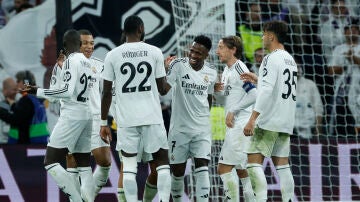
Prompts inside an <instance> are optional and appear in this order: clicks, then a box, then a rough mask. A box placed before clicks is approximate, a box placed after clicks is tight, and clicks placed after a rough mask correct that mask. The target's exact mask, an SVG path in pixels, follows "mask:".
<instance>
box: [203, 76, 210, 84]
mask: <svg viewBox="0 0 360 202" xmlns="http://www.w3.org/2000/svg"><path fill="white" fill-rule="evenodd" d="M204 82H205V83H208V82H209V77H208V75H205V77H204Z"/></svg>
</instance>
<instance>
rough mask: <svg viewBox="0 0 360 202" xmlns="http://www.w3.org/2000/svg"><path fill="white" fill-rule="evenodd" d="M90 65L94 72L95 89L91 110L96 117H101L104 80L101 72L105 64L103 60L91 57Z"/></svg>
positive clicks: (92, 90) (92, 92) (91, 93)
mask: <svg viewBox="0 0 360 202" xmlns="http://www.w3.org/2000/svg"><path fill="white" fill-rule="evenodd" d="M90 64H91V70H92V72H93V75H92V77H91V79H92V81H93V87H92V88H91V91H90V96H89V97H90V102H89V104H90V108H91V111H92V113H93V114H94V115H100V114H101V96H102V84H103V82H102V78H101V76H100V75H101V72H102V70H103V68H104V63H103V61H102V60H100V59H98V58H96V57H91V58H90Z"/></svg>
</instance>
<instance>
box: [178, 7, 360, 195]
mask: <svg viewBox="0 0 360 202" xmlns="http://www.w3.org/2000/svg"><path fill="white" fill-rule="evenodd" d="M225 3H226V0H222V1H221V0H211V1H206V0H172V8H173V14H174V21H175V27H176V31H177V40H178V42H177V50H178V52H177V54H178V56H181V57H182V56H186V53H187V51H188V48H189V46H190V44H191V43H192V40H193V38H194V36H196V35H198V34H205V35H207V36H209V37H210V38H211V39H212V41H213V48H212V51H211V53H210V57H209V59H208V61H209V62H210V63H212V64H214V66H215V67H216V68H217V69H218V70H219V73H221V69H222V68H223V65H222V64H220V63H219V61H218V59H217V56H216V54H215V51H216V44H217V42H218V40H219V39H220V38H221V37H222V36H225V35H226V34H231V33H225V30H226V26H234V27H235V28H236V29H235V30H236V32H235V33H232V34H236V35H238V36H241V38H242V40H243V45H244V54H243V58H242V60H243V61H244V62H245V63H246V64H247V66H248V67H249V69H250V70H251V71H253V72H255V73H256V72H257V70H258V69H257V68H258V66H259V65H260V62H261V58H262V56H263V54H266V52H264V50H263V49H262V41H261V36H262V29H261V27H262V24H263V23H264V22H265V21H269V20H283V21H285V22H287V23H288V26H289V34H288V37H287V40H286V43H285V48H286V49H287V51H288V52H290V53H291V54H292V55H293V56H294V57H295V59H296V60H297V63H298V66H299V67H300V69H299V71H300V72H301V78H302V82H300V81H298V86H297V94H298V95H297V99H298V100H297V117H296V118H297V120H296V122H297V125H296V127H295V129H294V133H295V135H294V136H292V138H291V156H290V160H291V164H292V172H293V175H294V180H295V193H296V199H297V200H298V201H351V200H360V189H359V187H360V170H359V151H360V145H359V143H358V136H357V132H358V131H357V130H358V129H359V126H360V42H359V39H358V38H359V35H360V32H359V20H358V18H359V14H360V7H359V5H360V2H359V0H347V1H340V0H323V1H319V0H318V1H309V0H307V1H303V0H298V1H295V0H283V1H281V0H278V1H276V0H259V1H247V0H236V1H235V3H234V5H233V6H231V7H230V8H231V9H234V10H232V11H230V10H227V9H226V8H229V7H226V6H225V5H224V4H225ZM226 12H235V15H236V21H235V22H233V21H229V20H228V19H225V14H226ZM305 78H306V79H305ZM299 80H301V79H299ZM316 91H318V93H319V97H320V102H318V101H316V98H314V97H316V94H317V92H316ZM214 106H215V111H217V112H213V117H212V127H213V139H214V141H213V153H212V161H211V165H210V169H211V171H210V172H211V183H212V189H211V194H210V200H211V201H223V198H224V197H223V193H222V183H221V180H220V178H219V177H218V175H217V174H216V165H217V157H218V155H219V152H220V149H221V145H222V138H223V137H224V118H223V117H220V118H219V117H218V115H216V114H218V110H219V108H221V107H222V105H221V102H220V101H218V102H215V104H214ZM264 169H265V173H266V176H267V180H268V190H269V191H268V197H269V201H281V193H280V185H279V179H278V178H277V175H276V172H275V169H274V167H273V165H272V164H271V163H267V161H266V162H265V163H264ZM187 179H189V178H187ZM188 184H189V187H188V190H187V192H189V195H190V198H191V199H194V197H193V196H194V194H193V192H194V191H196V190H194V185H193V179H192V180H191V182H190V180H188ZM240 189H241V188H240ZM240 193H241V192H240ZM241 200H242V201H243V199H241Z"/></svg>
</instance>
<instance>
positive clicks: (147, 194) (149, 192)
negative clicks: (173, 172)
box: [143, 176, 171, 202]
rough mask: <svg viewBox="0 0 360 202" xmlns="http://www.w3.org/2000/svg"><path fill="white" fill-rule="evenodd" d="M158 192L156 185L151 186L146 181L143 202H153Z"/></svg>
mask: <svg viewBox="0 0 360 202" xmlns="http://www.w3.org/2000/svg"><path fill="white" fill-rule="evenodd" d="M169 178H170V176H169ZM170 180H171V179H170ZM169 187H170V186H169ZM157 191H158V190H157V186H156V185H153V184H150V183H149V182H148V181H146V183H145V189H144V195H143V202H152V201H153V199H154V198H155V195H156V194H157ZM169 195H170V188H169Z"/></svg>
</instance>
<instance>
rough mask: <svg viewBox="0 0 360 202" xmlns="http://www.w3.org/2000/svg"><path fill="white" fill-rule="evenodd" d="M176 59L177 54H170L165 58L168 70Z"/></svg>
mask: <svg viewBox="0 0 360 202" xmlns="http://www.w3.org/2000/svg"><path fill="white" fill-rule="evenodd" d="M175 59H176V56H168V57H166V58H165V61H164V65H165V70H166V72H168V71H169V66H170V63H171V61H173V60H175Z"/></svg>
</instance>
